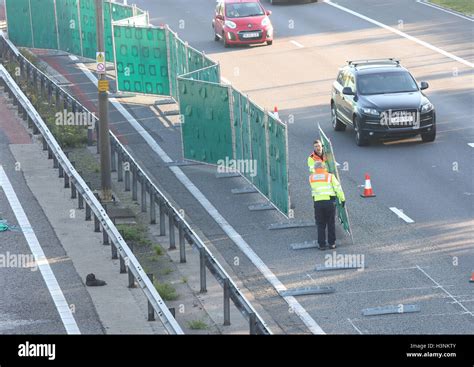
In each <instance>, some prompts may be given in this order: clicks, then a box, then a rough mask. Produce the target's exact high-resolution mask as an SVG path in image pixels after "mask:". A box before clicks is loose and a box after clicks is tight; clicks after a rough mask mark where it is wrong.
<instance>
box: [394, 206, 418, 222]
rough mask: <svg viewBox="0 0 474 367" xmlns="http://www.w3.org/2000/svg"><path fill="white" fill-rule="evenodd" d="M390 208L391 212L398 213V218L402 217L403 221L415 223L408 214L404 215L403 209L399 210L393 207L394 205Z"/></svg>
mask: <svg viewBox="0 0 474 367" xmlns="http://www.w3.org/2000/svg"><path fill="white" fill-rule="evenodd" d="M390 210H391V211H392V212H394V213H395V214H396V215H398V217H399V218H401V219H403V220H404V221H405V222H407V223H415V221H414V220H413V219H411V218H410V217H409V216H408V215H406V214H405V213H403V211H401V210H400V209H398V208H395V207H391V208H390Z"/></svg>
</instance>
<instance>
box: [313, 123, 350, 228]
mask: <svg viewBox="0 0 474 367" xmlns="http://www.w3.org/2000/svg"><path fill="white" fill-rule="evenodd" d="M319 134H320V137H321V143H322V144H323V148H324V153H325V154H326V164H327V167H328V171H329V172H330V173H332V174H334V175H335V176H336V177H337V179H338V181H339V182H341V179H340V177H339V172H338V170H337V166H336V158H335V156H334V150H333V148H332V144H331V141H330V140H329V138H328V137H327V136H326V134H324V131H323V130H322V129H321V127H319ZM341 185H342V182H341ZM336 211H337V215H338V218H339V220H340V222H341V224H342V227H343V228H344V230H345V231H346V232H347V233H349V234H351V226H350V222H349V215H348V213H347V209H346V208H345V207H343V206H342V205H341V204H340V203H339V201H338V200H336ZM351 235H352V234H351Z"/></svg>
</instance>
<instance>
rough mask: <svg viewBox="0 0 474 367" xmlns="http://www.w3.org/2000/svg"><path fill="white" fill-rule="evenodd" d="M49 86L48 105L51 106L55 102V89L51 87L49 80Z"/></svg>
mask: <svg viewBox="0 0 474 367" xmlns="http://www.w3.org/2000/svg"><path fill="white" fill-rule="evenodd" d="M47 84H48V88H47V89H48V103H49V104H50V105H51V104H52V101H53V87H52V86H51V81H50V80H47Z"/></svg>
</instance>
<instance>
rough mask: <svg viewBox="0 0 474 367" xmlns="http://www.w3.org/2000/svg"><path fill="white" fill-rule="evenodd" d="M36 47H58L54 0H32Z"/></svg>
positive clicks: (32, 19) (32, 20)
mask: <svg viewBox="0 0 474 367" xmlns="http://www.w3.org/2000/svg"><path fill="white" fill-rule="evenodd" d="M30 5H31V14H32V17H31V22H32V25H33V43H34V47H35V48H50V49H58V48H59V46H58V37H57V35H58V32H57V29H56V15H55V7H54V0H30Z"/></svg>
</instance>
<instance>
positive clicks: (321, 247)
mask: <svg viewBox="0 0 474 367" xmlns="http://www.w3.org/2000/svg"><path fill="white" fill-rule="evenodd" d="M327 249H328V247H327V246H319V247H318V250H321V251H324V250H327Z"/></svg>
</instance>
